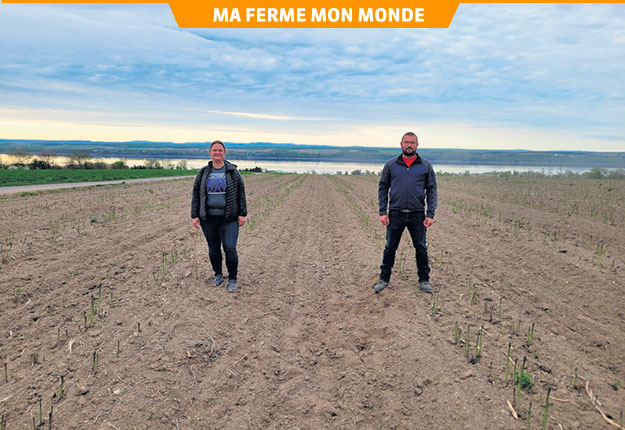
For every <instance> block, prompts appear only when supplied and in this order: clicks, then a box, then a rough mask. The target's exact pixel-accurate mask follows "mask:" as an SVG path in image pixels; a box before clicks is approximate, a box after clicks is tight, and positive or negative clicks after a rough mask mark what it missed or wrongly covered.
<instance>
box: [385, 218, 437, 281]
mask: <svg viewBox="0 0 625 430" xmlns="http://www.w3.org/2000/svg"><path fill="white" fill-rule="evenodd" d="M388 218H389V221H390V222H389V225H388V226H387V227H386V246H385V247H384V257H383V258H382V265H381V266H380V279H382V280H384V281H387V282H388V281H390V279H391V270H392V269H393V265H394V264H395V253H396V252H397V248H398V247H399V241H400V240H401V235H402V234H403V233H404V229H405V228H408V231H409V232H410V237H411V238H412V244H413V245H414V247H415V257H416V260H417V275H418V276H419V281H429V280H430V264H429V262H428V247H427V245H426V243H425V232H426V231H427V228H425V226H424V225H423V221H424V220H425V214H424V213H423V212H409V213H405V212H401V211H395V210H392V211H390V212H389V214H388Z"/></svg>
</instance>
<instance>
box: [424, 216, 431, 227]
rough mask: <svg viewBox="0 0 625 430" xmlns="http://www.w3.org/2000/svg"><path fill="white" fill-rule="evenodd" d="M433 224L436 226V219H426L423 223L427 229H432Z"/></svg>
mask: <svg viewBox="0 0 625 430" xmlns="http://www.w3.org/2000/svg"><path fill="white" fill-rule="evenodd" d="M432 224H434V219H433V218H428V217H425V220H424V221H423V225H424V226H425V227H426V228H427V227H430V226H431V225H432Z"/></svg>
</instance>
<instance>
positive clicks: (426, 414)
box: [182, 175, 514, 428]
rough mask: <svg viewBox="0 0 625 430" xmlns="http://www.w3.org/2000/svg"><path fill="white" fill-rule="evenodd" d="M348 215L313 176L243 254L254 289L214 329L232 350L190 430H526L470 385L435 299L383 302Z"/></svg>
mask: <svg viewBox="0 0 625 430" xmlns="http://www.w3.org/2000/svg"><path fill="white" fill-rule="evenodd" d="M346 204H347V202H346V201H345V198H344V197H343V196H342V195H341V194H339V193H338V192H337V190H336V188H335V187H334V185H333V184H332V183H331V182H330V181H329V180H328V179H327V178H326V177H324V176H317V175H312V176H309V177H307V178H306V180H305V181H304V182H303V184H302V185H301V187H299V188H298V189H296V190H294V191H293V192H292V193H291V194H290V195H289V196H288V198H287V199H286V200H285V201H283V202H282V203H281V204H280V205H279V206H277V207H276V208H275V209H274V210H273V211H272V213H271V214H270V215H269V216H268V217H267V219H266V222H264V223H262V225H260V226H259V228H258V229H257V230H255V231H254V232H252V233H249V234H247V235H246V236H245V237H244V238H243V240H242V241H241V242H240V254H241V263H242V268H241V271H242V274H241V276H240V284H241V285H242V288H243V289H242V292H241V293H240V294H239V295H234V296H228V297H226V300H228V301H230V302H232V305H231V306H227V308H226V309H223V310H218V314H215V315H211V316H210V317H207V319H211V320H212V321H210V322H209V323H208V324H209V325H211V326H214V327H226V328H224V329H223V330H222V331H221V333H219V336H221V337H222V338H224V339H226V338H227V339H228V340H224V342H225V344H224V346H223V350H222V351H221V355H220V357H219V359H218V360H216V361H215V362H214V363H212V364H211V365H210V366H204V367H203V368H202V370H203V371H204V372H205V376H206V377H207V379H208V380H210V383H207V382H206V380H203V381H202V382H201V383H200V388H199V390H200V391H202V392H204V390H206V392H207V395H206V396H205V397H204V398H202V399H200V400H199V402H198V403H197V404H196V405H195V406H194V407H193V409H192V410H191V409H183V411H182V413H183V415H185V416H187V418H188V420H189V421H188V422H202V423H210V424H208V427H209V428H223V427H224V426H225V427H231V428H259V427H263V428H380V426H382V427H388V428H417V427H419V428H427V427H430V428H436V427H440V426H451V427H453V428H487V427H488V426H489V425H492V426H491V427H490V428H514V427H513V426H511V425H510V424H511V419H510V418H509V417H508V416H507V413H504V414H502V413H501V406H500V404H498V403H493V402H490V399H493V398H494V397H496V393H495V392H493V389H491V388H490V387H489V386H486V387H481V388H480V389H476V390H471V389H470V388H468V387H470V386H471V379H472V377H471V376H466V377H464V378H461V377H459V376H460V375H461V374H463V373H466V372H467V370H469V371H471V365H470V364H468V363H467V362H466V360H465V359H464V357H462V356H461V354H458V353H456V352H455V347H454V346H452V345H451V344H450V343H449V342H448V341H447V340H448V338H449V334H448V333H447V331H448V330H447V327H441V326H440V324H438V323H437V322H435V321H432V320H430V319H429V318H428V313H429V306H430V303H429V298H428V297H424V296H422V295H420V296H417V297H416V298H415V296H414V293H413V290H412V287H411V285H410V283H409V282H404V281H401V280H398V281H396V282H395V283H394V285H393V286H392V287H390V288H389V289H388V290H387V291H385V294H382V295H378V296H376V295H375V294H373V291H372V286H373V283H374V281H375V280H376V278H377V265H378V264H379V259H380V258H381V255H380V252H379V251H377V250H376V249H375V244H374V243H373V241H372V240H371V239H368V238H367V232H366V231H365V230H363V228H362V227H361V226H360V224H359V221H358V218H357V217H356V215H354V214H353V213H351V212H350V211H346V210H345V209H346ZM218 293H221V291H219V292H218ZM209 294H210V292H209ZM482 385H484V384H482ZM485 400H486V402H485ZM484 414H486V415H487V418H484ZM485 419H486V420H487V421H486V422H487V423H488V424H486V425H485V421H484V420H485ZM204 425H206V424H204Z"/></svg>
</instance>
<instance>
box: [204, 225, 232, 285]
mask: <svg viewBox="0 0 625 430" xmlns="http://www.w3.org/2000/svg"><path fill="white" fill-rule="evenodd" d="M200 225H201V226H202V232H204V237H206V242H207V243H208V257H209V259H210V261H211V265H212V266H213V271H214V272H215V274H216V275H222V274H223V271H222V268H221V258H222V257H221V246H222V245H223V247H224V252H225V253H226V268H227V269H228V278H229V279H237V268H238V267H239V256H238V254H237V239H238V238H239V223H238V222H237V221H236V220H235V221H225V220H224V217H223V216H211V215H208V216H207V217H206V220H203V219H200Z"/></svg>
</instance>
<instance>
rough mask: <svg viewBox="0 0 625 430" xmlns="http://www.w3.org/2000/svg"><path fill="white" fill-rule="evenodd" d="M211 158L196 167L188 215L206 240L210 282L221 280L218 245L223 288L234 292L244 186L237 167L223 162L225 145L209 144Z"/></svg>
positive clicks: (244, 203)
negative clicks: (224, 260) (196, 171)
mask: <svg viewBox="0 0 625 430" xmlns="http://www.w3.org/2000/svg"><path fill="white" fill-rule="evenodd" d="M209 151H210V156H211V161H209V162H208V166H204V167H202V168H201V169H200V171H199V172H198V174H197V176H196V177H195V182H194V184H193V198H192V199H191V218H192V221H193V227H195V228H199V227H200V226H201V227H202V232H203V233H204V236H205V237H206V242H207V243H208V256H209V258H210V262H211V265H212V266H213V271H214V272H215V277H214V278H213V280H212V281H211V282H210V285H214V286H219V285H221V284H223V282H224V280H225V279H224V276H223V271H222V268H221V260H222V256H221V247H222V245H223V248H224V252H225V253H226V267H227V268H228V284H227V286H226V289H227V290H228V291H229V292H231V293H234V292H236V291H237V290H238V287H237V268H238V265H239V256H238V255H237V239H238V238H239V227H242V226H244V225H245V217H246V216H247V204H246V202H245V186H244V184H243V178H242V177H241V174H240V173H239V171H238V170H237V166H235V165H234V164H232V163H230V162H229V161H226V159H225V157H226V146H225V145H224V144H223V142H221V141H219V140H216V141H214V142H213V143H211V145H210V149H209Z"/></svg>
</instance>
